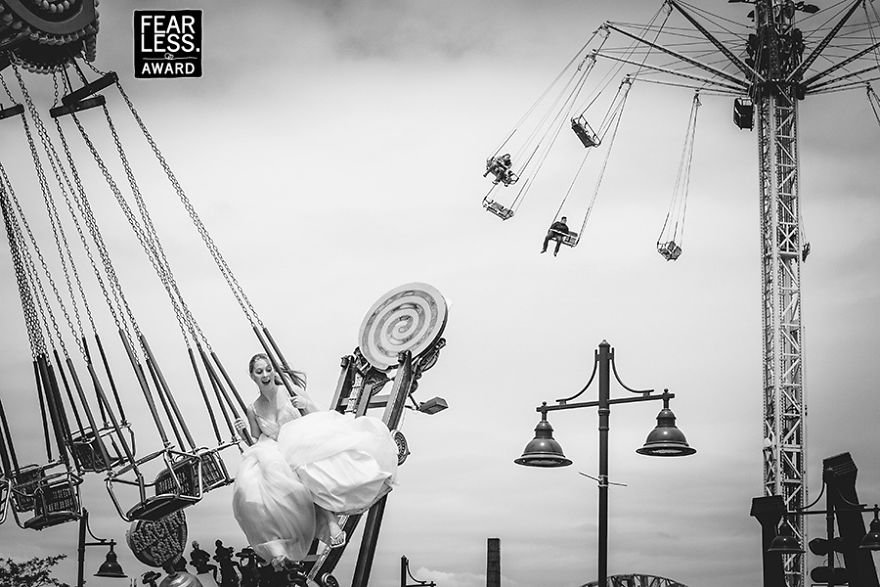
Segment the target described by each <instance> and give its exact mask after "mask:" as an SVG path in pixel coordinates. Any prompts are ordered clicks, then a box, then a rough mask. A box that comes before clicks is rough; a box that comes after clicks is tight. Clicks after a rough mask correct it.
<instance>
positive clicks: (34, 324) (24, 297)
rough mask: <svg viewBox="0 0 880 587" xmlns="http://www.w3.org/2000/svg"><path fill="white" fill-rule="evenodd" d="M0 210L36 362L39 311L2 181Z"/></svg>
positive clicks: (0, 169)
mask: <svg viewBox="0 0 880 587" xmlns="http://www.w3.org/2000/svg"><path fill="white" fill-rule="evenodd" d="M0 172H2V176H3V177H4V178H5V177H6V170H5V169H4V168H3V164H2V163H0ZM0 210H2V214H3V223H4V225H5V226H6V237H7V239H8V240H9V251H10V253H11V254H12V266H13V268H14V270H15V281H16V283H17V284H18V295H19V298H20V299H21V309H22V312H23V313H24V323H25V327H26V328H27V334H28V343H29V344H30V347H31V357H32V358H33V359H34V360H36V358H37V354H38V350H39V348H40V344H39V343H38V340H39V339H40V338H41V334H40V330H39V328H40V325H39V319H38V318H37V310H36V308H35V307H34V300H33V297H32V295H31V290H30V288H29V287H28V279H27V274H26V273H25V269H24V261H23V260H22V258H21V252H20V251H19V248H18V242H17V235H16V232H15V228H14V227H13V218H12V211H11V210H10V208H9V196H8V195H7V190H6V182H5V180H4V181H0Z"/></svg>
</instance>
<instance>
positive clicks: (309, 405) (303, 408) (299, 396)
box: [282, 370, 320, 416]
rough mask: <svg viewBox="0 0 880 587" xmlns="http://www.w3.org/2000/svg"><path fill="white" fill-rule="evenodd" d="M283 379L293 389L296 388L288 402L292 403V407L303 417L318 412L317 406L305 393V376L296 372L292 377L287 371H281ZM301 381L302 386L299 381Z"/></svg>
mask: <svg viewBox="0 0 880 587" xmlns="http://www.w3.org/2000/svg"><path fill="white" fill-rule="evenodd" d="M282 373H283V375H284V377H286V378H287V381H288V382H290V383H291V384H292V385H293V387H296V391H295V392H293V393H294V395H292V396H291V398H290V401H291V402H292V403H293V407H295V408H296V409H298V410H299V411H300V412H301V413H302V415H303V416H305V415H306V414H311V413H312V412H319V411H320V410H319V409H318V406H317V404H315V402H314V401H312V398H311V397H309V394H307V393H306V374H305V373H303V372H300V371H296V372H295V373H296V375H297V376H296V377H294V376H293V375H292V373H291V371H289V370H285V371H282ZM297 380H299V381H302V384H300V383H299V381H297Z"/></svg>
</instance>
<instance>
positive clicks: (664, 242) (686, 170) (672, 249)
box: [656, 90, 701, 261]
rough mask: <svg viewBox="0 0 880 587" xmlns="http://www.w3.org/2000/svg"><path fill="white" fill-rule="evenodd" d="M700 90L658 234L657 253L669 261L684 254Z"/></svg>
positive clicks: (692, 105) (697, 93) (692, 104)
mask: <svg viewBox="0 0 880 587" xmlns="http://www.w3.org/2000/svg"><path fill="white" fill-rule="evenodd" d="M700 105H701V102H700V92H699V90H697V91H696V92H694V99H693V100H692V101H691V111H690V114H689V115H688V125H687V130H686V131H685V136H684V144H683V145H682V148H681V157H680V159H679V163H678V172H677V173H676V175H675V184H674V185H673V188H672V199H671V200H670V202H669V208H668V209H667V211H666V219H665V220H664V221H663V228H662V229H660V235H659V236H658V237H657V245H656V246H657V252H658V253H660V255H661V256H662V257H663V258H664V259H666V260H667V261H675V260H676V259H678V258H679V257H680V256H681V253H682V246H683V244H684V222H685V217H686V216H687V198H688V192H689V191H690V184H691V170H692V168H693V160H694V138H695V136H696V131H697V114H698V113H699V110H700Z"/></svg>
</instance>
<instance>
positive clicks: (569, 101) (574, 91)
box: [483, 29, 607, 220]
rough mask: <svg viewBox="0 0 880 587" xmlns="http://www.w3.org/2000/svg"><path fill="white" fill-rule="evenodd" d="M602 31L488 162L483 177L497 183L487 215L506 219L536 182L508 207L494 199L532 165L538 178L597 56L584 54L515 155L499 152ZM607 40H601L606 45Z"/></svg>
mask: <svg viewBox="0 0 880 587" xmlns="http://www.w3.org/2000/svg"><path fill="white" fill-rule="evenodd" d="M600 30H601V29H597V30H596V31H594V32H593V34H592V35H591V36H590V38H589V40H588V41H587V42H586V43H585V44H584V45H583V47H581V48H580V49H579V50H578V52H577V53H576V54H575V55H574V57H572V59H571V60H570V61H569V62H568V63H567V64H566V65H565V67H564V68H563V69H562V71H561V72H560V73H559V74H558V75H557V76H556V78H555V79H554V80H553V82H552V83H551V84H550V86H548V88H547V89H546V90H545V91H544V92H543V93H542V94H541V96H540V97H539V98H538V100H537V101H536V102H535V103H534V104H533V105H532V106H531V107H530V108H529V110H528V111H526V113H525V114H524V115H523V117H522V118H521V119H520V121H519V122H517V124H516V125H515V126H514V128H513V130H512V131H511V133H510V134H509V135H508V137H507V139H505V140H504V142H502V144H501V145H500V146H499V147H498V148H497V149H496V150H495V152H494V153H493V155H492V156H491V157H490V158H489V159H488V160H487V163H486V172H485V173H484V174H483V175H484V176H486V175H489V174H490V173H492V174H493V175H494V176H495V180H494V181H493V185H492V187H491V188H490V189H489V192H488V193H487V194H486V196H485V197H484V198H483V207H484V208H485V209H486V210H487V211H488V212H491V213H493V214H495V215H496V216H498V217H500V218H501V219H502V220H506V219H508V218H510V217H512V216H513V215H514V214H515V213H516V211H517V209H518V208H519V205H520V204H521V202H522V200H523V199H524V198H525V196H526V195H527V194H528V192H529V190H530V189H531V185H532V184H533V182H532V181H531V178H527V179H526V181H524V182H523V185H521V186H520V189H519V191H518V192H517V194H516V196H515V197H514V199H513V201H512V202H511V204H510V206H509V207H507V206H504V204H503V203H501V202H499V201H497V200H493V199H492V198H491V195H492V192H493V191H494V190H495V188H496V187H497V186H498V185H499V184H501V185H503V186H505V187H507V186H510V185H512V184H514V183H516V182H518V181H519V179H520V178H521V177H523V176H524V174H525V173H526V172H527V171H528V170H529V169H530V168H531V167H532V164H533V163H534V168H535V171H534V173H532V176H535V175H537V173H538V172H539V171H540V169H541V167H543V164H544V161H545V160H546V159H547V155H548V154H549V153H550V151H551V149H552V147H553V145H554V144H555V143H556V139H557V138H558V137H559V134H560V133H561V131H562V128H563V126H564V125H565V122H566V121H567V120H569V118H570V114H571V112H572V110H573V109H574V107H575V104H576V103H577V100H578V98H579V96H580V94H581V92H582V91H583V89H584V85H585V83H586V81H587V77H588V75H589V74H590V71H591V70H592V69H593V67H594V66H595V64H596V58H595V55H592V54H589V55H584V57H583V58H582V59H581V60H580V62H579V63H578V65H577V67H576V68H574V69H573V70H572V71H571V74H570V75H569V76H568V80H567V81H566V82H565V84H563V85H562V86H561V87H560V88H559V90H558V92H557V93H556V95H555V98H554V99H553V100H552V101H551V102H550V104H549V106H548V107H547V109H546V111H545V112H544V113H543V114H542V116H541V118H540V119H539V120H538V121H537V123H536V124H535V125H534V127H533V128H532V130H531V132H530V133H529V135H528V136H527V137H526V139H525V140H524V141H523V142H522V144H521V145H520V146H519V147H518V149H517V150H516V151H515V152H514V154H513V155H512V156H511V155H510V154H509V153H508V154H504V155H499V153H501V151H502V150H504V149H505V147H506V146H507V144H508V143H509V142H510V141H511V140H512V139H513V138H514V136H515V135H516V133H517V131H518V130H519V127H520V126H521V125H522V124H523V122H524V121H525V120H526V119H527V118H528V117H529V116H530V115H531V114H532V113H533V112H534V110H535V109H536V108H537V106H538V104H540V103H541V102H542V101H543V100H544V99H545V98H546V97H547V95H548V94H549V93H550V92H551V90H552V89H553V88H554V87H555V86H557V85H558V84H559V81H560V80H561V79H562V78H563V76H564V75H565V73H566V72H567V71H568V70H571V69H572V66H573V65H574V64H575V62H577V59H578V57H579V56H580V55H581V54H583V53H584V52H585V50H586V49H587V47H588V46H589V45H590V44H591V43H592V42H593V39H594V38H595V37H596V35H597V34H598V33H599V31H600ZM605 39H607V35H606V36H605ZM605 39H603V41H602V43H603V44H604V42H605ZM600 48H601V45H600ZM523 157H525V162H524V163H521V164H519V161H521V160H522V158H523ZM514 161H515V162H517V164H518V171H516V172H514V170H513V165H514Z"/></svg>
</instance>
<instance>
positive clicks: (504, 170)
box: [483, 153, 513, 185]
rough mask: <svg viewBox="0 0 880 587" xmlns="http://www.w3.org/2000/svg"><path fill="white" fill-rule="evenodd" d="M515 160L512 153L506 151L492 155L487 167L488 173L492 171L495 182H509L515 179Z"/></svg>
mask: <svg viewBox="0 0 880 587" xmlns="http://www.w3.org/2000/svg"><path fill="white" fill-rule="evenodd" d="M512 168H513V161H511V159H510V153H505V154H503V155H501V156H499V157H492V158H491V159H490V160H489V165H488V166H487V169H486V173H485V174H483V175H486V174H489V173H491V174H492V175H494V176H495V183H499V182H504V183H505V185H506V184H509V183H510V182H511V181H512V179H513V169H512Z"/></svg>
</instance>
